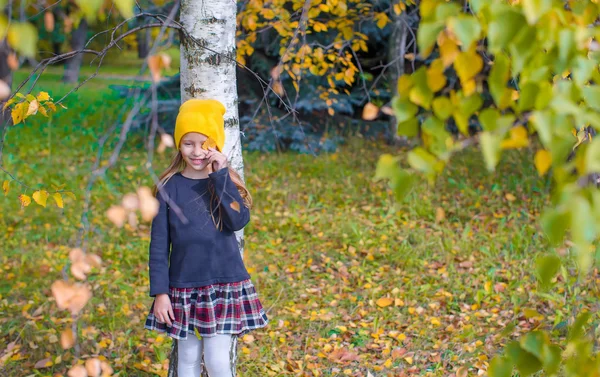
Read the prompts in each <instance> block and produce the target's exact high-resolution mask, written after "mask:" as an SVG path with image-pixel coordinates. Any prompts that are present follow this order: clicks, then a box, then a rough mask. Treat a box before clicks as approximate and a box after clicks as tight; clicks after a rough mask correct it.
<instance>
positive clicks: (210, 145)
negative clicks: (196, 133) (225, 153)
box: [163, 134, 217, 150]
mask: <svg viewBox="0 0 600 377" xmlns="http://www.w3.org/2000/svg"><path fill="white" fill-rule="evenodd" d="M163 135H166V134H163ZM216 147H217V142H216V141H214V140H213V139H212V138H210V137H209V138H208V139H206V141H205V142H204V143H202V149H204V150H208V149H210V148H216Z"/></svg>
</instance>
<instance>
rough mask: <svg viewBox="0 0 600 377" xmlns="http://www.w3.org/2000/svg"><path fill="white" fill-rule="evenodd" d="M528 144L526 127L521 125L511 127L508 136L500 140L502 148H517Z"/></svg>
mask: <svg viewBox="0 0 600 377" xmlns="http://www.w3.org/2000/svg"><path fill="white" fill-rule="evenodd" d="M528 145H529V137H528V135H527V129H525V127H523V126H518V127H513V128H511V129H510V137H509V138H508V139H505V140H502V143H501V144H500V146H501V147H502V149H517V148H523V147H526V146H528Z"/></svg>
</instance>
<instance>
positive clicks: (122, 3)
mask: <svg viewBox="0 0 600 377" xmlns="http://www.w3.org/2000/svg"><path fill="white" fill-rule="evenodd" d="M113 2H114V3H115V5H116V7H117V9H118V10H119V12H120V13H121V15H122V16H123V17H124V18H130V17H133V9H134V8H133V7H134V4H135V0H113Z"/></svg>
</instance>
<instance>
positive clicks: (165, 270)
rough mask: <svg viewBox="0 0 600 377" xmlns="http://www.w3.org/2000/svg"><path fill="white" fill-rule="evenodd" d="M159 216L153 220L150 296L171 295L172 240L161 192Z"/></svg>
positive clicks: (165, 204) (158, 196) (158, 197)
mask: <svg viewBox="0 0 600 377" xmlns="http://www.w3.org/2000/svg"><path fill="white" fill-rule="evenodd" d="M156 196H157V199H158V203H159V208H158V214H157V215H156V216H155V217H154V219H153V220H152V230H151V232H150V260H149V262H148V266H149V268H150V296H151V297H155V296H156V295H157V294H160V293H169V251H170V248H171V238H170V236H169V212H168V205H167V203H166V202H165V200H164V199H163V197H162V194H161V193H160V192H159V193H158V194H157V195H156Z"/></svg>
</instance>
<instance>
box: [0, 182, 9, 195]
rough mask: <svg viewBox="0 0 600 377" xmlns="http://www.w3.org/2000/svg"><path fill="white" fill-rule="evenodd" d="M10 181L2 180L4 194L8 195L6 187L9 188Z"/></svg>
mask: <svg viewBox="0 0 600 377" xmlns="http://www.w3.org/2000/svg"><path fill="white" fill-rule="evenodd" d="M9 185H10V182H9V181H4V182H3V183H2V191H4V196H6V195H8V188H9Z"/></svg>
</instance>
